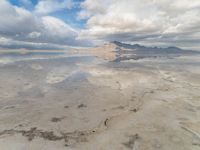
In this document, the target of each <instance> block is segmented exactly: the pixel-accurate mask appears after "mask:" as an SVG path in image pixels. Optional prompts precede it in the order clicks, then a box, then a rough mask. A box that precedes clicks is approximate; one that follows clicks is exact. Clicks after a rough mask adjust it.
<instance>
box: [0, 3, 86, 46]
mask: <svg viewBox="0 0 200 150" xmlns="http://www.w3.org/2000/svg"><path fill="white" fill-rule="evenodd" d="M0 8H1V9H0V38H1V43H0V47H3V48H5V47H6V46H8V47H15V46H16V47H20V46H21V47H23V44H24V47H28V48H32V49H34V47H35V48H38V47H41V48H44V47H45V46H46V47H47V45H48V44H49V45H48V47H49V46H50V45H53V48H55V46H56V45H63V46H65V45H71V46H82V45H84V44H86V45H87V42H86V41H84V40H77V39H76V38H77V36H78V33H77V32H78V31H77V30H76V29H74V28H72V27H70V26H69V25H68V24H66V23H65V22H64V21H62V20H60V19H58V18H55V17H51V16H41V17H39V16H35V15H33V14H32V13H31V12H29V11H28V10H26V9H24V8H20V7H17V6H13V5H11V4H10V3H9V2H8V1H6V0H1V1H0ZM17 42H18V43H17ZM6 43H7V44H6ZM28 44H30V46H28ZM37 45H39V46H37ZM60 47H61V46H59V47H58V48H60Z"/></svg>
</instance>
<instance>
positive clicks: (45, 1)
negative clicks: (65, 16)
mask: <svg viewBox="0 0 200 150" xmlns="http://www.w3.org/2000/svg"><path fill="white" fill-rule="evenodd" d="M72 6H73V2H72V0H57V1H55V0H41V1H39V2H38V4H37V5H36V6H35V12H37V13H41V14H48V13H51V12H55V11H59V10H63V9H71V8H72Z"/></svg>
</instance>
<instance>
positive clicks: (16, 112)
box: [0, 45, 200, 150]
mask: <svg viewBox="0 0 200 150" xmlns="http://www.w3.org/2000/svg"><path fill="white" fill-rule="evenodd" d="M105 47H106V48H108V49H110V48H116V47H115V46H113V45H111V46H105ZM98 50H99V49H98ZM112 52H113V53H112ZM84 53H86V54H87V55H84ZM88 54H90V56H89V55H88ZM11 55H12V54H11ZM20 56H22V57H20V59H17V61H13V62H12V61H6V63H4V62H3V59H2V61H0V62H2V63H0V150H55V149H56V150H66V149H69V150H70V149H75V150H94V149H95V150H111V149H114V150H122V149H123V150H126V149H133V150H156V149H158V150H169V149H170V150H199V149H200V125H199V124H200V92H199V91H200V56H199V55H187V56H185V55H184V56H182V55H180V56H176V57H156V58H155V57H145V58H143V59H120V61H114V60H115V59H116V58H117V57H118V56H117V55H116V52H115V51H112V49H111V51H109V53H108V55H106V53H103V52H101V53H100V54H99V51H97V52H94V51H92V53H91V52H90V51H89V50H87V52H85V51H83V52H82V53H81V56H80V55H78V56H77V53H75V54H74V55H71V56H70V57H63V55H62V57H59V56H60V55H59V56H58V57H52V56H51V57H45V59H44V58H42V57H39V58H40V59H37V55H36V56H35V55H34V56H35V59H30V58H31V57H28V58H26V55H25V56H24V54H20ZM24 57H25V59H23V58H24ZM6 60H8V59H6ZM11 60H13V59H11Z"/></svg>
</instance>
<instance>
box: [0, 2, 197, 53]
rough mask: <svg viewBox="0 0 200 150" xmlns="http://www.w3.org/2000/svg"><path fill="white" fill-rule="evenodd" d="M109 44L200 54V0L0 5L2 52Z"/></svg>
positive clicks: (0, 41) (0, 45)
mask: <svg viewBox="0 0 200 150" xmlns="http://www.w3.org/2000/svg"><path fill="white" fill-rule="evenodd" d="M110 41H120V42H125V43H132V44H135V43H139V44H143V45H150V46H161V47H162V46H163V47H166V46H178V47H181V48H185V49H196V50H200V0H0V49H48V50H50V49H53V50H55V49H67V48H68V47H70V46H73V47H88V46H89V47H90V46H95V45H99V44H103V43H107V42H110Z"/></svg>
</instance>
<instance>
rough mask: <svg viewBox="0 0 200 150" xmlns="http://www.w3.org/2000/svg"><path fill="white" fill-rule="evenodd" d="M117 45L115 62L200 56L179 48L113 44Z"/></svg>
mask: <svg viewBox="0 0 200 150" xmlns="http://www.w3.org/2000/svg"><path fill="white" fill-rule="evenodd" d="M112 44H115V45H116V50H117V55H118V57H117V58H116V60H115V61H122V60H129V59H134V60H138V59H142V58H158V57H168V58H173V57H178V56H183V55H193V54H200V52H198V51H192V50H183V49H180V48H178V47H167V48H160V47H146V46H142V45H139V44H134V45H131V44H125V43H121V42H118V41H114V42H112Z"/></svg>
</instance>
